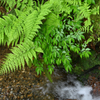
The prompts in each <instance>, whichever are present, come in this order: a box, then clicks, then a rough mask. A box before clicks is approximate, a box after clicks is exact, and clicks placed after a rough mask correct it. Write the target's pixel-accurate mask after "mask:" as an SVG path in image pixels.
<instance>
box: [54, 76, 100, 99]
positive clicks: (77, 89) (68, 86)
mask: <svg viewBox="0 0 100 100" xmlns="http://www.w3.org/2000/svg"><path fill="white" fill-rule="evenodd" d="M91 92H92V87H90V86H83V85H82V84H81V83H80V82H79V81H77V80H75V77H74V76H71V75H70V76H68V79H67V81H65V82H58V84H57V85H56V87H55V89H54V94H55V95H56V96H59V100H63V99H64V100H65V99H72V100H73V99H75V100H100V97H98V98H97V97H93V96H92V94H91Z"/></svg>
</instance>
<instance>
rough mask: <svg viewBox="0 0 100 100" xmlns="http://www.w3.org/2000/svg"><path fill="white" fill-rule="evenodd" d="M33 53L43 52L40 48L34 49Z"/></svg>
mask: <svg viewBox="0 0 100 100" xmlns="http://www.w3.org/2000/svg"><path fill="white" fill-rule="evenodd" d="M35 51H36V52H41V53H43V50H42V49H41V48H40V47H36V48H35Z"/></svg>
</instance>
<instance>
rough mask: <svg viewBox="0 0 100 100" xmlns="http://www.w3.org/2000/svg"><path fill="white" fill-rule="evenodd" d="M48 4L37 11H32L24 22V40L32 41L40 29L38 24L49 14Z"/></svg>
mask: <svg viewBox="0 0 100 100" xmlns="http://www.w3.org/2000/svg"><path fill="white" fill-rule="evenodd" d="M50 7H51V5H50V4H44V5H41V8H40V9H38V11H37V10H34V11H33V12H32V13H31V14H30V15H29V16H28V17H27V18H26V20H25V22H24V24H25V27H24V30H25V33H26V34H25V39H24V40H26V39H27V38H28V39H30V40H33V38H34V35H36V32H38V29H40V26H39V25H40V24H42V20H43V19H45V16H46V15H48V14H49V13H50V9H49V8H50Z"/></svg>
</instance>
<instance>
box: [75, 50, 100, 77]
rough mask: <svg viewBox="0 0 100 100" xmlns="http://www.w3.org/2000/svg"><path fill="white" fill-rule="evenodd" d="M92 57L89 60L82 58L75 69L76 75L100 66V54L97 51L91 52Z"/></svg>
mask: <svg viewBox="0 0 100 100" xmlns="http://www.w3.org/2000/svg"><path fill="white" fill-rule="evenodd" d="M91 53H92V55H91V56H90V57H89V58H82V59H81V58H80V59H79V60H78V63H77V64H76V66H75V68H74V70H73V71H74V73H75V74H77V75H79V74H82V73H84V71H86V70H89V69H91V68H93V67H94V66H96V65H100V54H97V53H96V52H95V51H91Z"/></svg>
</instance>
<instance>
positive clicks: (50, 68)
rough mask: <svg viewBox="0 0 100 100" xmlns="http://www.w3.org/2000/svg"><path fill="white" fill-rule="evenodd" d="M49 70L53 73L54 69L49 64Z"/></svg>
mask: <svg viewBox="0 0 100 100" xmlns="http://www.w3.org/2000/svg"><path fill="white" fill-rule="evenodd" d="M48 71H49V72H50V74H52V72H53V71H54V69H53V67H52V66H50V65H48Z"/></svg>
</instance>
